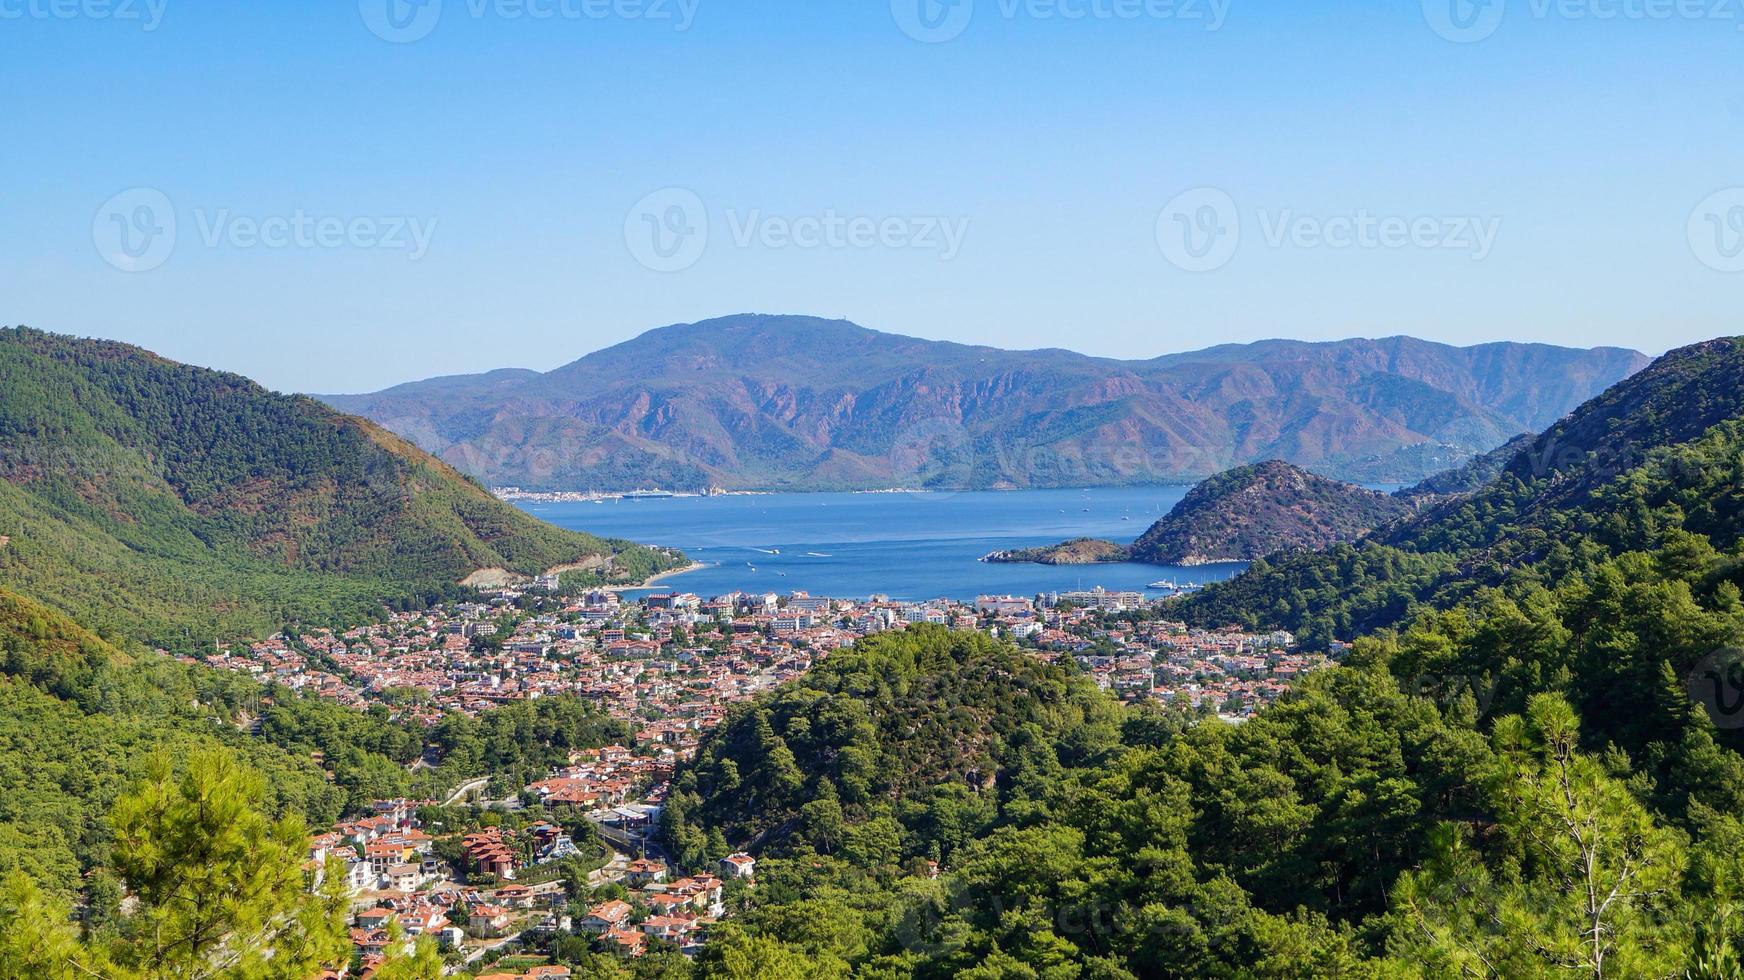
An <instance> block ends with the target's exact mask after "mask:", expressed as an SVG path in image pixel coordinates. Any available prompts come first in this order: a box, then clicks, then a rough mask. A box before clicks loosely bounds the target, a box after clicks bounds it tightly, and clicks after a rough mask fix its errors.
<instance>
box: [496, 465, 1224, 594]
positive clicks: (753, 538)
mask: <svg viewBox="0 0 1744 980" xmlns="http://www.w3.org/2000/svg"><path fill="white" fill-rule="evenodd" d="M1186 492H1187V488H1186V487H1137V488H1114V489H1093V490H1013V491H989V492H978V493H859V494H855V493H799V494H766V495H746V496H731V497H671V498H657V499H642V500H618V501H606V502H603V503H597V504H596V503H523V504H521V507H522V508H523V509H524V510H526V511H527V512H528V513H531V514H533V515H535V516H537V517H539V518H541V519H543V520H546V521H549V522H551V523H553V524H556V525H559V526H561V527H566V528H573V529H575V530H579V531H588V532H591V533H593V534H599V535H603V536H605V537H614V538H628V539H630V540H632V541H639V542H642V543H645V544H657V545H666V546H669V547H675V548H680V549H682V550H683V551H684V552H685V553H686V554H688V555H690V556H691V557H692V558H693V559H694V560H696V561H698V562H700V563H702V564H704V565H705V566H706V567H704V568H702V569H700V570H698V571H694V572H689V573H687V574H684V575H680V576H675V577H672V578H668V579H664V580H663V581H662V582H661V583H660V584H661V586H662V587H663V588H671V589H677V590H680V591H684V592H694V593H696V594H698V595H702V596H715V595H722V594H725V593H728V592H736V591H762V592H782V593H787V592H795V591H805V592H809V593H811V594H812V595H820V596H829V597H832V598H841V599H863V598H866V597H867V596H871V595H875V594H883V595H888V596H890V597H891V598H892V599H898V600H908V601H915V600H924V599H939V598H949V599H973V598H975V597H976V596H978V595H990V594H991V595H1003V594H1012V595H1036V594H1038V593H1042V592H1060V591H1070V590H1077V589H1089V588H1093V587H1095V586H1098V585H1100V586H1103V587H1104V588H1107V589H1110V590H1121V591H1144V590H1145V588H1146V586H1147V585H1148V584H1150V583H1152V582H1157V581H1160V580H1170V581H1174V582H1177V583H1181V584H1186V583H1190V582H1214V581H1220V580H1222V579H1226V578H1230V577H1232V576H1234V575H1235V574H1236V573H1238V572H1240V571H1241V569H1242V568H1243V567H1244V566H1243V565H1241V564H1228V565H1207V566H1200V567H1195V568H1172V567H1162V566H1157V565H1135V564H1118V565H1073V566H1050V565H993V564H986V563H983V562H981V561H979V560H978V559H980V558H981V556H983V555H985V554H987V553H989V552H992V551H1005V550H1010V549H1014V548H1029V547H1035V546H1038V545H1046V544H1053V543H1056V542H1059V541H1064V540H1067V539H1069V538H1079V537H1095V538H1107V539H1109V540H1112V541H1119V542H1121V543H1123V544H1125V543H1129V542H1131V541H1133V540H1135V539H1137V538H1138V536H1139V535H1141V534H1143V533H1144V532H1145V530H1146V529H1147V528H1149V527H1150V526H1151V524H1152V523H1153V522H1154V521H1156V520H1157V519H1158V518H1160V517H1162V516H1163V515H1164V514H1166V513H1168V511H1169V509H1170V508H1172V507H1174V506H1175V504H1177V503H1179V502H1180V500H1181V498H1182V497H1183V496H1185V495H1186ZM777 552H779V554H777Z"/></svg>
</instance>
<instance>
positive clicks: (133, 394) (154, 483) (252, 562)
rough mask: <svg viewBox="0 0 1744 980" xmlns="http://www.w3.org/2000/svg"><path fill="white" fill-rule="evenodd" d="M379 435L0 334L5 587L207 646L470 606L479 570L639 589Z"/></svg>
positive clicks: (140, 364) (54, 339)
mask: <svg viewBox="0 0 1744 980" xmlns="http://www.w3.org/2000/svg"><path fill="white" fill-rule="evenodd" d="M674 561H675V559H674V558H673V557H672V556H670V555H668V554H666V553H663V552H656V551H653V550H650V549H646V548H641V547H638V546H635V545H631V544H629V543H627V542H621V541H605V540H601V539H598V538H594V537H591V536H588V535H583V534H575V533H572V532H569V531H564V530H560V529H558V528H555V527H552V526H550V525H547V524H544V523H542V522H540V521H537V520H535V519H533V518H531V517H529V516H527V515H526V514H524V513H522V512H520V511H519V510H516V509H514V508H512V507H509V506H507V505H505V504H503V503H501V502H500V501H498V500H496V499H495V498H493V497H492V496H491V495H490V494H489V493H487V492H486V491H485V490H483V489H482V488H480V487H479V486H477V485H476V484H475V483H472V482H471V481H469V480H467V479H465V478H463V477H461V476H460V475H459V474H457V473H455V472H454V471H453V470H452V469H450V468H449V467H447V466H446V465H444V464H442V463H441V462H439V461H437V460H435V459H433V458H432V457H430V456H428V455H426V454H425V453H423V452H421V451H419V450H417V449H416V448H414V447H412V446H410V445H409V444H407V443H405V442H404V441H402V440H400V439H399V438H397V437H395V436H393V435H391V434H389V433H387V432H385V431H384V430H382V429H380V428H378V427H376V426H374V425H373V424H371V423H368V422H365V421H363V420H360V419H355V418H351V417H348V416H344V415H340V414H338V413H336V412H334V411H332V410H331V409H328V408H326V407H324V406H322V405H320V404H319V403H317V402H315V401H313V400H310V399H307V398H302V397H288V396H283V395H277V394H273V393H271V392H268V391H266V390H264V389H262V388H260V387H259V386H258V385H255V384H254V383H253V382H250V381H248V380H246V379H244V378H240V377H237V376H235V375H229V374H222V373H218V372H214V371H208V370H204V369H200V368H195V367H189V366H187V365H182V364H176V363H173V362H171V361H167V360H164V359H162V358H160V357H157V356H155V355H152V354H150V353H147V352H145V351H142V350H139V349H137V348H133V347H129V346H126V345H122V344H115V343H107V342H102V341H90V340H77V339H73V338H70V337H62V336H57V335H53V334H46V333H42V332H39V331H34V330H28V329H8V330H4V331H0V586H5V587H7V588H11V589H14V590H16V591H18V592H20V593H23V594H25V595H29V596H32V597H34V598H37V599H40V600H42V601H44V602H46V603H48V604H50V605H52V606H54V607H56V608H58V609H60V610H62V611H64V612H67V613H69V614H71V615H72V616H73V617H74V618H76V619H77V620H78V621H79V622H80V623H82V624H85V625H87V626H90V627H91V628H93V629H96V630H98V631H99V632H101V633H103V634H104V635H107V636H125V637H133V638H139V639H144V640H148V641H150V642H152V643H157V644H162V645H170V646H180V647H189V646H192V645H195V644H198V643H202V642H205V643H209V642H210V640H211V638H212V637H213V635H215V634H224V635H263V634H265V633H269V632H271V631H273V630H275V629H277V628H279V627H280V626H282V625H284V624H286V623H291V622H298V621H322V622H335V621H345V620H355V619H358V618H361V617H367V616H373V615H377V614H379V613H380V611H381V610H382V609H383V607H384V605H396V606H415V605H422V604H425V603H427V602H428V601H430V600H432V599H435V598H438V597H443V596H453V595H456V594H458V593H459V592H460V591H461V588H460V585H459V583H460V581H461V580H462V579H464V578H466V577H467V576H469V575H470V574H472V573H473V572H475V571H478V570H480V569H490V568H502V569H506V570H509V571H511V572H514V573H518V574H523V575H530V574H536V573H539V572H542V571H545V570H547V569H549V568H552V567H554V566H559V565H570V564H581V565H585V566H587V567H589V568H592V569H594V574H597V575H600V576H602V577H605V578H609V579H617V580H636V579H639V578H641V577H644V576H646V575H647V574H649V573H650V572H653V571H657V570H661V569H664V568H667V567H671V565H672V564H673V562H674Z"/></svg>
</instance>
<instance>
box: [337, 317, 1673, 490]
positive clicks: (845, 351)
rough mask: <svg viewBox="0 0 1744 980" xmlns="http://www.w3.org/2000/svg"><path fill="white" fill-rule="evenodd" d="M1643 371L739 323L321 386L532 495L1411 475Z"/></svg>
mask: <svg viewBox="0 0 1744 980" xmlns="http://www.w3.org/2000/svg"><path fill="white" fill-rule="evenodd" d="M1647 363H1648V359H1647V358H1646V357H1645V356H1644V355H1642V354H1639V353H1637V352H1634V351H1626V350H1620V349H1615V348H1600V349H1595V350H1572V349H1568V348H1559V347H1551V346H1547V345H1540V344H1511V343H1502V344H1485V345H1481V346H1477V347H1469V348H1457V347H1449V346H1446V345H1441V344H1434V343H1429V342H1426V341H1420V340H1413V339H1411V338H1405V337H1395V338H1389V339H1386V340H1350V341H1340V342H1334V343H1320V344H1311V343H1299V342H1294V341H1266V342H1262V343H1258V344H1250V345H1239V346H1238V345H1225V346H1221V347H1213V348H1209V349H1207V350H1203V351H1196V352H1192V353H1186V354H1174V355H1168V356H1164V357H1159V358H1155V359H1152V360H1145V361H1122V360H1115V359H1110V358H1097V357H1089V356H1086V355H1083V354H1076V353H1073V352H1071V351H1065V350H1039V351H1007V350H1000V349H997V348H992V347H976V346H968V345H963V344H955V343H947V342H939V341H928V340H919V339H915V338H912V337H903V336H897V335H893V334H886V333H880V332H877V331H873V330H868V329H866V328H864V327H859V326H856V325H854V324H852V323H849V322H847V321H843V320H821V319H816V318H811V317H793V316H764V315H743V316H734V317H725V318H721V319H717V320H709V321H704V322H701V323H694V324H679V325H674V326H670V327H662V328H660V329H657V330H652V331H649V332H648V333H645V334H643V335H641V336H640V337H637V338H636V339H634V340H631V341H628V342H626V343H623V344H619V345H617V346H614V347H611V348H607V349H605V350H602V351H598V352H596V353H593V354H589V355H588V356H586V357H583V358H582V359H580V360H578V361H575V362H573V363H571V364H569V365H566V366H564V367H561V368H558V369H556V370H555V371H551V372H549V373H545V374H538V373H535V372H528V371H522V370H503V371H493V372H490V373H488V374H483V375H477V376H460V377H448V378H440V379H433V380H431V381H425V382H415V383H412V384H407V385H400V386H398V387H395V388H390V389H387V390H386V391H381V392H377V393H374V394H368V395H328V396H322V397H323V398H324V400H326V401H327V402H328V403H329V404H332V405H334V406H335V407H337V408H339V409H340V410H342V411H346V412H352V413H355V414H359V415H363V416H365V417H367V418H370V419H373V420H374V421H376V422H378V423H380V424H382V425H384V426H386V427H387V428H389V429H391V430H393V431H395V432H397V433H399V434H400V435H402V436H404V437H406V438H408V439H411V440H412V441H414V442H416V443H417V444H418V445H419V446H421V447H422V448H424V449H426V450H428V451H430V452H432V453H434V454H436V455H438V456H440V457H441V458H442V459H443V460H445V461H447V462H448V463H450V464H452V465H454V466H455V467H457V468H458V469H460V470H462V471H463V472H466V473H469V474H471V475H473V476H476V477H477V478H479V479H480V480H483V481H485V482H487V483H491V484H496V485H515V486H521V487H524V488H527V489H538V490H551V489H566V490H581V489H613V490H622V489H631V488H635V487H642V486H661V487H667V488H672V489H702V488H706V487H711V486H719V487H724V488H727V489H765V490H782V489H786V490H827V489H835V490H842V489H888V488H894V487H907V488H932V489H981V488H1003V487H1058V486H1091V485H1134V484H1147V483H1148V484H1155V483H1184V482H1196V481H1198V480H1200V479H1203V478H1205V477H1207V476H1210V475H1212V474H1215V473H1219V472H1222V471H1224V470H1228V469H1231V468H1233V467H1236V466H1240V465H1246V464H1251V463H1255V462H1260V461H1262V460H1266V459H1273V458H1276V459H1283V460H1286V461H1288V462H1290V463H1292V464H1295V465H1298V466H1303V467H1305V468H1308V469H1311V470H1313V471H1315V472H1317V473H1321V474H1325V475H1330V476H1334V477H1339V478H1345V479H1350V480H1352V481H1363V482H1414V481H1416V480H1418V479H1421V478H1423V477H1426V476H1428V475H1430V474H1431V473H1435V472H1439V471H1442V470H1446V469H1449V468H1451V467H1455V466H1458V465H1460V464H1461V463H1464V462H1465V461H1467V460H1469V459H1471V458H1472V457H1474V456H1477V455H1480V454H1482V453H1484V452H1486V451H1488V450H1491V449H1494V448H1495V447H1496V446H1499V445H1501V444H1502V443H1503V442H1505V441H1506V440H1507V439H1509V438H1510V437H1512V436H1514V435H1515V434H1516V433H1519V432H1521V431H1528V430H1530V431H1539V430H1542V429H1544V428H1547V427H1549V426H1550V425H1551V424H1553V423H1554V422H1556V421H1557V420H1558V419H1560V418H1561V417H1562V416H1563V415H1564V414H1566V413H1567V412H1568V411H1569V410H1571V409H1572V408H1573V407H1574V406H1576V405H1578V404H1580V403H1581V402H1583V401H1585V400H1587V399H1589V398H1591V397H1593V396H1594V395H1596V394H1598V393H1599V392H1601V391H1603V390H1604V389H1606V388H1607V387H1609V386H1610V385H1612V384H1614V383H1616V382H1617V381H1619V380H1621V379H1623V378H1626V377H1628V376H1629V375H1631V374H1633V373H1634V372H1636V371H1638V370H1640V369H1641V368H1642V367H1644V366H1646V364H1647Z"/></svg>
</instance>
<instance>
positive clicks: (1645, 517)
mask: <svg viewBox="0 0 1744 980" xmlns="http://www.w3.org/2000/svg"><path fill="white" fill-rule="evenodd" d="M1741 486H1744V339H1740V338H1727V339H1721V340H1714V341H1709V342H1707V343H1704V344H1698V345H1695V346H1693V347H1687V348H1683V349H1681V350H1677V351H1673V352H1671V353H1669V354H1667V355H1665V356H1664V357H1662V358H1660V359H1659V360H1658V361H1656V362H1654V364H1653V365H1652V366H1651V367H1649V368H1648V369H1647V370H1645V371H1642V372H1641V373H1639V374H1637V375H1635V376H1634V377H1632V378H1630V379H1628V380H1627V381H1624V382H1622V383H1620V384H1618V385H1616V386H1615V387H1613V388H1611V389H1610V390H1608V391H1606V392H1605V393H1603V394H1602V395H1600V396H1599V397H1597V398H1595V399H1593V400H1591V401H1589V402H1588V403H1586V404H1585V405H1583V406H1581V407H1580V408H1579V409H1578V410H1576V411H1575V412H1574V413H1572V414H1571V415H1569V416H1568V417H1567V418H1566V419H1564V420H1563V421H1561V422H1559V423H1557V424H1556V425H1554V426H1552V427H1551V428H1550V429H1549V430H1548V431H1546V432H1544V433H1543V434H1542V435H1540V436H1537V437H1536V438H1534V439H1532V440H1531V441H1530V442H1529V443H1526V444H1525V445H1523V446H1522V447H1521V448H1519V450H1518V451H1517V452H1515V453H1514V455H1513V456H1512V458H1511V459H1510V460H1509V461H1508V462H1507V464H1506V465H1505V467H1503V469H1502V472H1501V474H1500V475H1499V476H1498V477H1496V478H1495V479H1494V480H1493V481H1492V482H1490V483H1489V484H1488V485H1486V486H1484V487H1483V488H1482V489H1479V490H1477V491H1475V492H1472V493H1467V494H1463V495H1460V496H1455V497H1453V498H1451V499H1448V500H1445V501H1443V502H1441V503H1438V504H1436V505H1434V506H1432V507H1430V508H1428V509H1427V510H1425V511H1423V512H1422V513H1421V514H1420V515H1418V516H1416V517H1413V518H1410V519H1407V520H1404V521H1401V522H1399V523H1397V524H1394V525H1392V526H1390V527H1388V528H1386V529H1385V530H1384V531H1383V532H1382V533H1379V534H1376V535H1374V536H1373V537H1372V538H1370V539H1368V540H1366V541H1364V542H1362V543H1361V544H1360V545H1345V546H1340V547H1336V548H1333V549H1331V550H1329V551H1327V552H1324V553H1313V554H1299V555H1293V556H1289V557H1287V558H1284V559H1281V560H1279V561H1277V562H1275V563H1264V562H1262V563H1259V564H1257V565H1255V566H1254V567H1253V568H1250V569H1249V570H1248V571H1247V572H1246V573H1244V574H1243V575H1241V576H1238V577H1237V578H1236V579H1234V580H1232V581H1230V582H1227V583H1223V584H1221V585H1218V586H1214V587H1212V588H1209V589H1206V590H1205V591H1204V592H1202V593H1200V594H1198V595H1196V596H1193V597H1191V598H1189V599H1186V600H1183V601H1182V602H1181V603H1179V605H1178V611H1179V613H1180V614H1182V615H1184V616H1186V617H1187V618H1188V619H1190V620H1192V621H1194V622H1199V623H1219V624H1222V623H1228V622H1244V623H1249V624H1253V625H1275V626H1284V627H1287V628H1292V629H1296V630H1299V631H1303V632H1305V633H1306V634H1307V635H1309V636H1312V637H1314V638H1316V639H1319V640H1325V639H1330V638H1332V637H1340V638H1349V637H1351V636H1354V635H1358V634H1360V633H1363V632H1369V631H1372V630H1375V629H1380V628H1383V627H1387V626H1391V625H1394V624H1397V623H1399V622H1401V621H1402V620H1403V619H1405V618H1406V617H1407V616H1408V615H1409V614H1410V613H1411V612H1412V611H1413V609H1414V608H1416V607H1418V606H1420V605H1431V606H1435V607H1438V608H1445V607H1447V606H1450V605H1452V604H1454V603H1455V602H1457V601H1459V600H1460V599H1462V598H1464V597H1467V596H1470V595H1471V594H1473V593H1474V592H1475V590H1477V589H1478V588H1480V587H1482V586H1485V585H1495V584H1502V583H1505V582H1509V581H1527V580H1530V581H1558V580H1560V579H1561V578H1562V577H1563V576H1566V575H1568V574H1570V573H1572V572H1576V571H1580V570H1583V569H1586V568H1589V567H1590V566H1591V565H1592V564H1593V563H1594V562H1595V561H1597V560H1600V559H1601V558H1603V557H1606V556H1609V555H1614V554H1619V553H1623V552H1629V551H1647V550H1654V549H1658V548H1661V547H1664V546H1665V545H1666V543H1667V542H1668V541H1672V540H1674V539H1675V538H1676V536H1677V535H1678V534H1680V533H1683V532H1691V533H1695V534H1699V535H1704V536H1706V537H1708V538H1709V539H1711V541H1712V543H1713V546H1714V547H1716V548H1719V549H1722V550H1726V549H1731V548H1734V547H1735V546H1737V544H1738V543H1739V541H1740V540H1741V539H1744V490H1741V489H1740V487H1741Z"/></svg>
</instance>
